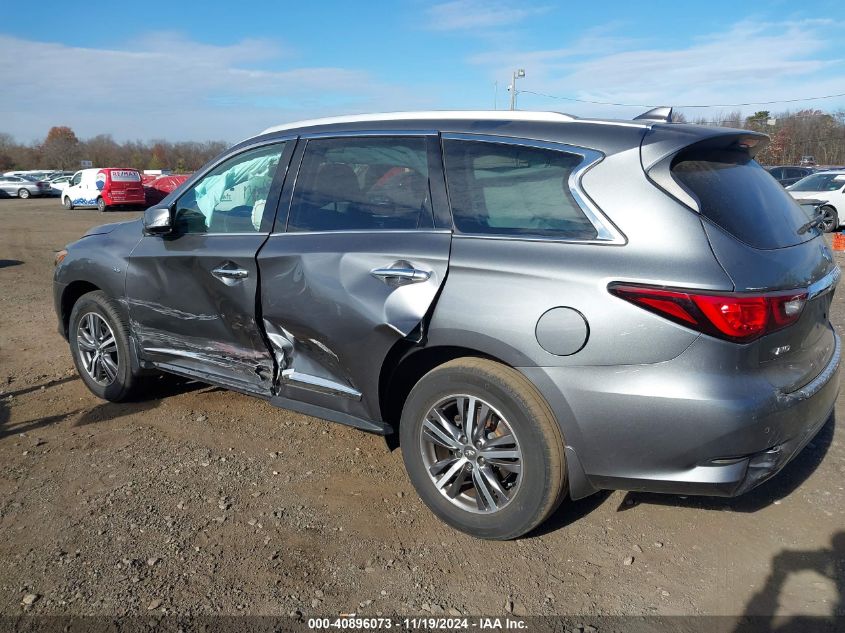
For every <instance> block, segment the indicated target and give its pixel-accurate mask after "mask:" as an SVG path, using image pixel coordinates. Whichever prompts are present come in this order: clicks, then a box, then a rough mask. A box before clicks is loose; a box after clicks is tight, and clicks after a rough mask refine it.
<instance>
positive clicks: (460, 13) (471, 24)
mask: <svg viewBox="0 0 845 633" xmlns="http://www.w3.org/2000/svg"><path fill="white" fill-rule="evenodd" d="M547 10H548V9H547V8H546V7H532V6H528V5H527V4H525V3H521V4H516V3H505V2H495V1H486V2H485V1H483V0H452V1H451V2H442V3H440V4H436V5H434V6H432V7H430V8H429V10H428V17H429V28H431V29H434V30H437V31H458V30H487V29H491V28H497V27H511V26H513V25H514V24H516V23H517V22H521V21H522V20H524V19H525V18H528V17H530V16H532V15H538V14H540V13H544V12H546V11H547Z"/></svg>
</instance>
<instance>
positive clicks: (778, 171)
mask: <svg viewBox="0 0 845 633" xmlns="http://www.w3.org/2000/svg"><path fill="white" fill-rule="evenodd" d="M766 171H767V172H769V173H770V174H771V175H772V177H773V178H774V179H775V180H777V181H778V182H779V183H780V184H781V185H783V186H784V187H786V186H788V185H793V184H795V183H796V182H798V181H799V180H801V179H802V178H804V177H806V176H809V175H810V174H812V173H813V168H812V167H792V166H789V165H785V166H778V167H766Z"/></svg>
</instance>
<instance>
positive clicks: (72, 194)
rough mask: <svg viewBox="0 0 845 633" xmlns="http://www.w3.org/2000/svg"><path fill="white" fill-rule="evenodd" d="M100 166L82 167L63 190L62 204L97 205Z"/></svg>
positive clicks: (77, 205) (70, 205)
mask: <svg viewBox="0 0 845 633" xmlns="http://www.w3.org/2000/svg"><path fill="white" fill-rule="evenodd" d="M99 171H100V168H99V167H93V168H91V169H81V170H80V171H78V172H76V173H75V174H74V175H73V178H71V179H70V182H69V183H68V186H67V187H66V188H65V189H64V191H63V192H62V204H63V205H64V206H65V207H66V208H70V209H72V208H73V207H96V206H97V198H98V197H99V195H100V191H99V189H97V172H99Z"/></svg>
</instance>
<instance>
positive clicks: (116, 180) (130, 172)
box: [97, 169, 144, 204]
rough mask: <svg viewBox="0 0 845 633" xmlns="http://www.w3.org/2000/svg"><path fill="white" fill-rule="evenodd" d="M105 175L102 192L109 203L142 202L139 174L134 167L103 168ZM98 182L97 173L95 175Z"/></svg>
mask: <svg viewBox="0 0 845 633" xmlns="http://www.w3.org/2000/svg"><path fill="white" fill-rule="evenodd" d="M101 173H104V174H105V176H106V180H105V190H104V191H103V194H104V195H105V196H106V197H107V198H108V201H109V203H110V204H143V202H144V188H143V187H142V186H141V174H140V173H139V172H138V171H137V170H135V169H108V170H103V172H101ZM97 178H98V183H99V174H98V176H97Z"/></svg>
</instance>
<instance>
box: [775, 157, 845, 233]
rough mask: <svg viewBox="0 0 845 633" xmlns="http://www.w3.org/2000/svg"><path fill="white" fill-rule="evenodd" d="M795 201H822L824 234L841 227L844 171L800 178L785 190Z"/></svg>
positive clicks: (844, 186) (844, 183)
mask: <svg viewBox="0 0 845 633" xmlns="http://www.w3.org/2000/svg"><path fill="white" fill-rule="evenodd" d="M786 190H787V191H788V192H789V194H790V195H791V196H792V197H793V198H795V199H796V200H797V199H799V198H817V199H819V200H822V201H824V204H823V205H822V206H821V207H819V211H820V213H822V214H823V215H824V224H823V228H824V230H825V231H826V232H828V233H829V232H831V231H835V230H837V229H838V228H839V227H840V226H842V218H841V216H840V214H841V212H842V211H843V210H845V170H842V169H839V170H830V171H821V172H818V173H815V174H812V175H810V176H807V177H806V178H802V179H801V180H799V181H798V182H796V183H795V184H794V185H791V186H789V187H787V188H786Z"/></svg>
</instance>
